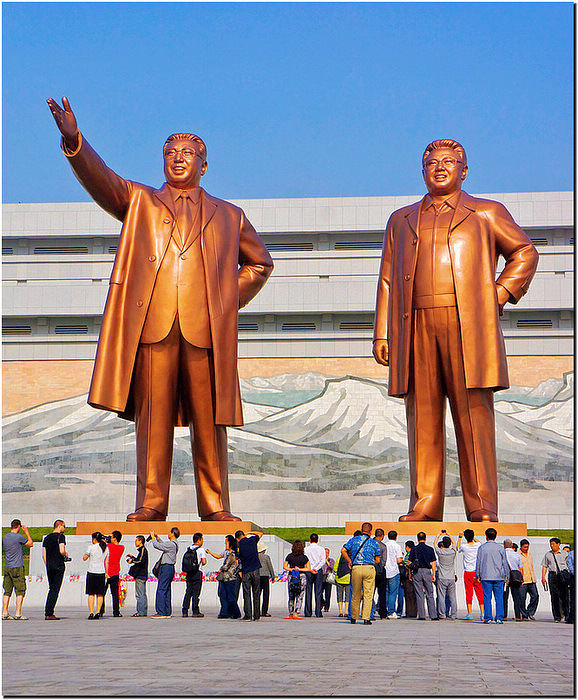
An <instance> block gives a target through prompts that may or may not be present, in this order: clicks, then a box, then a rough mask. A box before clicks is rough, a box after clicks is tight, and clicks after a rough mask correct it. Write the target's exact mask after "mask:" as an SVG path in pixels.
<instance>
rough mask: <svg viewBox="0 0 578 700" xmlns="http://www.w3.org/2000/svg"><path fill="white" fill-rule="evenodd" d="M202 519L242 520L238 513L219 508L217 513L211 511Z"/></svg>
mask: <svg viewBox="0 0 578 700" xmlns="http://www.w3.org/2000/svg"><path fill="white" fill-rule="evenodd" d="M201 520H239V521H240V520H241V518H238V517H237V516H236V515H233V514H232V513H229V511H228V510H218V511H217V512H216V513H211V515H205V516H204V517H202V518H201Z"/></svg>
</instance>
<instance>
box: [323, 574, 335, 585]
mask: <svg viewBox="0 0 578 700" xmlns="http://www.w3.org/2000/svg"><path fill="white" fill-rule="evenodd" d="M335 578H336V576H335V571H330V572H329V573H328V574H327V578H326V579H325V581H326V582H327V583H332V584H333V585H337V581H336V580H335Z"/></svg>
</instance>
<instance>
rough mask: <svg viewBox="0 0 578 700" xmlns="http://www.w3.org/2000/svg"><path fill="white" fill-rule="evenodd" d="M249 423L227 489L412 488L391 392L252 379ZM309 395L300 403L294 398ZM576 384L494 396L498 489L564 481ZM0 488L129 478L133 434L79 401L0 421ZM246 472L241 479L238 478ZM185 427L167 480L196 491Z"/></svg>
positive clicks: (373, 384)
mask: <svg viewBox="0 0 578 700" xmlns="http://www.w3.org/2000/svg"><path fill="white" fill-rule="evenodd" d="M242 387H243V392H244V394H243V395H244V398H245V399H246V397H247V395H250V396H251V398H253V397H254V396H255V395H256V394H258V395H260V396H261V397H263V399H265V398H266V397H267V398H268V397H271V396H275V397H276V403H275V405H271V403H270V401H267V400H263V403H248V402H246V403H245V404H244V412H245V426H244V427H243V428H242V429H230V430H229V453H230V463H231V473H232V474H235V475H238V477H239V478H236V479H234V480H233V481H232V487H233V488H235V489H237V490H239V489H241V490H242V489H244V488H253V487H255V486H254V484H258V487H259V488H267V489H280V490H282V489H296V488H297V489H300V490H307V491H331V490H342V489H349V488H356V487H358V486H360V485H362V484H368V483H372V484H376V483H377V484H392V483H398V484H399V483H400V482H401V483H407V482H408V474H407V469H408V466H407V438H406V429H405V411H404V405H403V401H402V400H400V399H394V398H391V397H389V396H388V395H387V384H386V382H384V381H376V380H372V379H366V378H361V377H349V376H348V377H337V378H328V377H325V376H323V375H320V374H317V373H308V374H305V375H286V374H285V375H279V376H278V377H270V378H260V377H257V378H253V379H250V380H244V381H243V382H242ZM302 392H305V393H306V394H308V395H309V396H310V398H307V399H306V400H301V401H300V402H299V403H297V405H295V400H296V399H299V397H301V398H302V397H303V393H302ZM573 396H574V376H573V373H567V374H565V375H564V377H563V378H562V379H559V380H548V382H543V383H542V384H540V385H539V386H538V387H536V388H534V389H529V388H525V387H512V389H510V390H508V392H500V393H499V394H497V395H496V404H495V406H496V440H497V452H498V461H499V467H498V468H499V479H500V488H506V489H508V490H514V491H515V490H521V491H526V490H529V489H532V488H540V486H539V485H537V484H536V483H535V482H536V481H537V480H542V481H571V480H572V473H573ZM3 437H4V440H3V459H4V467H3V488H4V491H5V492H18V491H38V490H44V489H54V488H57V487H58V486H59V485H66V484H69V485H70V484H74V483H86V481H87V480H93V479H94V478H95V477H94V475H95V474H96V475H97V474H108V475H111V474H115V475H118V477H119V478H120V479H121V480H122V479H125V480H131V479H134V472H135V468H134V460H135V456H134V449H135V446H134V426H133V424H132V423H129V422H127V421H124V420H121V419H119V418H118V417H117V416H116V415H115V414H112V413H107V412H104V411H99V410H96V409H93V408H91V407H90V406H88V405H87V404H86V395H82V396H76V397H73V398H69V399H65V400H62V401H55V402H52V403H48V404H44V405H41V406H36V407H34V408H32V409H29V410H26V411H22V412H21V413H18V414H14V415H11V416H8V417H6V418H4V419H3ZM447 438H448V489H449V490H450V491H451V490H452V489H455V488H456V487H457V486H458V470H457V463H456V460H457V456H456V444H455V436H454V434H453V428H452V426H451V420H448V436H447ZM242 475H244V476H245V477H246V478H241V477H242ZM192 481H193V476H192V466H191V456H190V441H189V435H188V430H187V429H186V428H180V429H177V431H176V438H175V450H174V459H173V483H180V484H185V483H192Z"/></svg>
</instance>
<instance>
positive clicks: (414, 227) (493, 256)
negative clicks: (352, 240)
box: [374, 192, 538, 396]
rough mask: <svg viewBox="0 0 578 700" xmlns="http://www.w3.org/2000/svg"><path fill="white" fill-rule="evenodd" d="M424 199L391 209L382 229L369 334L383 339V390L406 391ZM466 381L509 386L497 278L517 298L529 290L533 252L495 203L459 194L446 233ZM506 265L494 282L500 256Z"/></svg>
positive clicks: (512, 299)
mask: <svg viewBox="0 0 578 700" xmlns="http://www.w3.org/2000/svg"><path fill="white" fill-rule="evenodd" d="M422 201H423V200H420V201H419V202H416V203H415V204H411V205H410V206H407V207H403V208H402V209H398V210H397V211H394V212H393V214H392V215H391V217H390V219H389V221H388V224H387V229H386V233H385V239H384V243H383V254H382V261H381V270H380V277H379V282H378V288H377V303H376V317H375V331H374V338H375V339H378V338H379V339H387V340H388V345H389V368H390V369H389V389H388V391H389V394H390V395H391V396H404V395H405V394H407V391H408V383H409V364H410V363H409V359H410V351H411V328H412V319H413V304H412V297H413V285H414V275H415V269H416V261H417V252H418V249H419V218H420V212H421V204H422ZM448 244H449V250H450V256H451V264H452V271H453V278H454V286H455V293H456V303H457V309H458V317H459V321H460V330H461V339H462V354H463V360H464V369H465V375H466V386H467V388H468V389H473V388H491V389H494V390H497V389H507V388H508V386H509V382H508V369H507V365H506V350H505V346H504V338H503V335H502V330H501V328H500V321H499V307H498V300H497V292H496V283H498V284H501V285H502V286H503V287H505V288H506V289H507V290H508V292H509V293H510V302H512V303H517V302H518V301H519V300H520V299H521V297H522V296H523V295H524V294H525V293H526V292H527V291H528V287H529V285H530V282H531V280H532V277H533V276H534V273H535V271H536V267H537V265H538V252H537V251H536V249H535V248H534V246H533V245H532V243H531V242H530V239H529V238H528V236H526V234H525V233H524V231H523V230H522V229H521V228H520V227H519V226H518V225H517V224H516V222H515V221H514V220H513V219H512V217H511V215H510V213H509V212H508V211H507V209H506V208H505V207H504V206H503V205H502V204H500V203H499V202H494V201H491V200H488V199H479V198H477V197H472V196H471V195H469V194H467V193H466V192H462V193H461V196H460V199H459V202H458V205H457V207H456V211H455V213H454V217H453V220H452V224H451V226H450V233H449V239H448ZM500 255H502V256H503V257H504V258H505V260H506V264H505V267H504V270H503V271H502V273H501V274H500V276H499V277H498V279H497V280H496V266H497V262H498V257H499V256H500Z"/></svg>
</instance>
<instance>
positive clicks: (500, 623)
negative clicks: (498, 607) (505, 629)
mask: <svg viewBox="0 0 578 700" xmlns="http://www.w3.org/2000/svg"><path fill="white" fill-rule="evenodd" d="M503 624H504V621H503V620H496V625H503Z"/></svg>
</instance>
